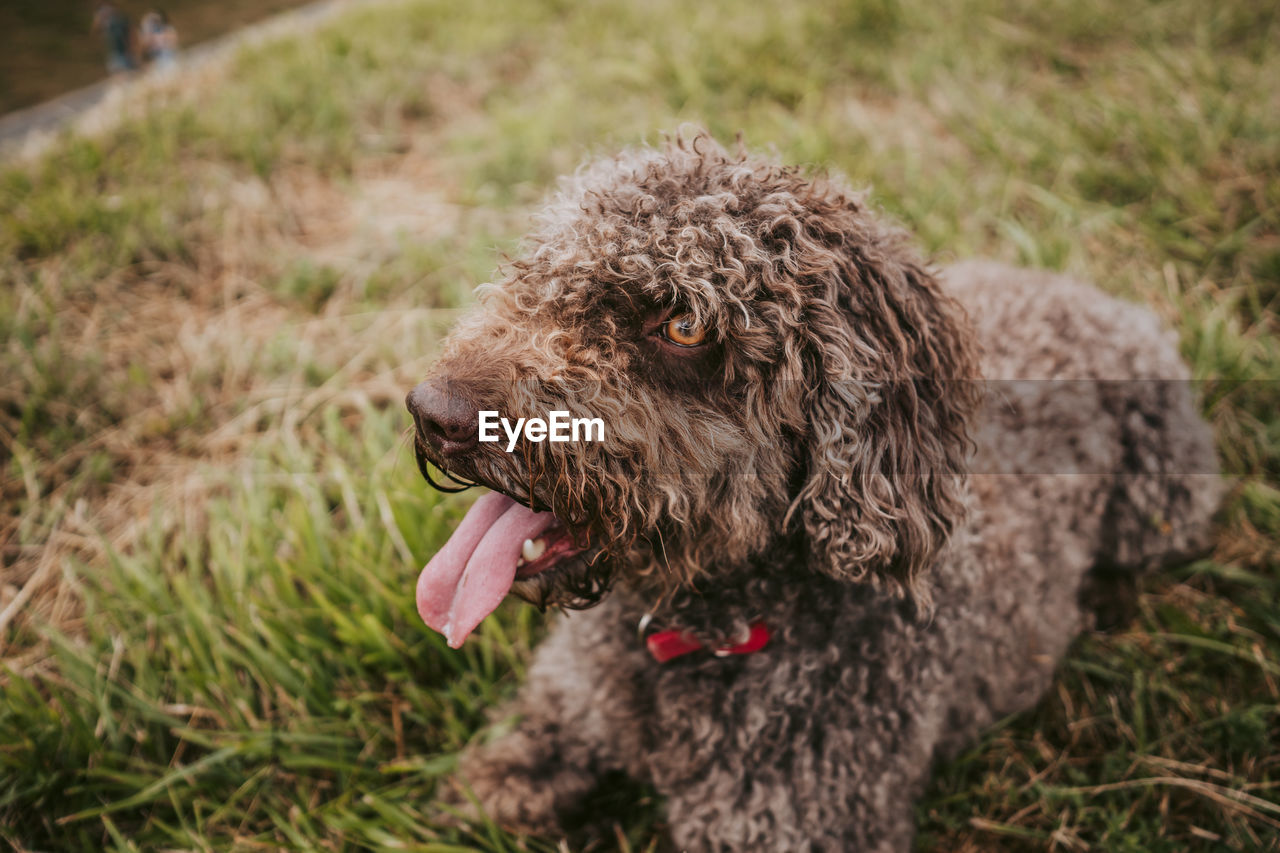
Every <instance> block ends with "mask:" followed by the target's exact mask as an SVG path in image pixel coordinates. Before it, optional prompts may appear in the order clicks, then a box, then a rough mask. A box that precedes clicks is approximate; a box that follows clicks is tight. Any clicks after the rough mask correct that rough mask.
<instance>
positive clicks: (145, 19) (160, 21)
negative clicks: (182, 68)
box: [139, 9, 178, 71]
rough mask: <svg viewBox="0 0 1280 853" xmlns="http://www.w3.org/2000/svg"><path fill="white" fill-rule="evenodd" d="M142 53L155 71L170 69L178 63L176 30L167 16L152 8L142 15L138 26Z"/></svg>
mask: <svg viewBox="0 0 1280 853" xmlns="http://www.w3.org/2000/svg"><path fill="white" fill-rule="evenodd" d="M139 32H140V34H141V41H142V53H143V56H145V57H146V58H147V59H148V61H150V63H151V67H152V68H155V69H156V70H157V71H172V70H173V69H174V68H175V67H176V66H177V64H178V31H177V30H176V29H174V28H173V24H171V23H169V16H168V15H166V14H165V13H164V12H162V11H160V10H158V9H153V10H151V11H150V12H148V13H147V14H145V15H143V16H142V26H141V27H140V28H139Z"/></svg>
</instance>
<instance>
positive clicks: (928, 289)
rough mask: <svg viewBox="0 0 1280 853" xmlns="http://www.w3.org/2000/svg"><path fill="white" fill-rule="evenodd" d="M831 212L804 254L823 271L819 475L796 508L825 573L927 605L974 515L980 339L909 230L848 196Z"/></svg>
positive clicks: (813, 356) (817, 333) (818, 222)
mask: <svg viewBox="0 0 1280 853" xmlns="http://www.w3.org/2000/svg"><path fill="white" fill-rule="evenodd" d="M810 203H813V200H812V199H810ZM832 208H834V209H832ZM818 213H819V214H820V215H817V216H815V217H813V218H811V219H810V220H809V221H808V222H806V223H805V228H804V230H805V231H806V232H807V233H806V234H805V235H804V236H803V237H801V238H800V240H799V241H798V245H796V249H797V250H799V252H800V254H801V259H800V260H801V263H802V265H803V266H802V269H803V268H806V267H807V269H808V270H812V271H813V272H812V274H810V275H803V273H802V282H803V283H804V284H805V285H806V288H805V289H806V290H807V291H808V299H807V300H806V308H805V311H806V316H807V321H808V322H807V323H806V328H805V330H804V334H805V335H806V337H807V338H808V347H807V349H808V355H807V360H808V364H807V365H806V367H805V372H806V374H807V379H806V382H807V386H808V387H807V388H806V402H805V408H806V411H805V415H806V418H807V421H808V435H807V447H806V448H805V455H806V456H807V464H808V469H807V471H806V474H805V480H804V483H803V486H802V487H801V489H800V491H799V493H798V495H797V497H796V499H795V502H794V503H793V505H792V511H793V512H796V511H799V513H800V517H801V520H802V522H803V525H804V531H805V534H806V536H807V539H808V542H809V547H810V559H811V562H812V564H813V565H814V566H815V567H816V568H817V569H819V570H820V571H824V572H826V573H828V574H831V575H833V576H835V577H838V578H842V579H847V580H853V581H858V580H879V581H882V582H885V583H886V584H887V585H888V586H890V587H892V588H895V589H896V590H898V591H901V592H905V593H907V594H910V595H913V596H915V597H916V598H917V599H918V600H923V601H927V599H928V590H927V587H926V586H925V585H923V584H921V583H919V577H920V572H921V570H922V569H923V568H924V567H925V566H927V565H928V564H929V562H930V561H931V559H932V558H933V556H934V555H935V554H936V553H937V551H938V549H939V548H940V547H941V546H942V545H943V544H944V543H945V542H946V540H947V538H948V537H949V536H950V534H951V532H952V530H953V529H954V527H955V526H956V524H957V523H958V522H959V520H960V518H961V516H962V514H963V500H964V473H965V470H966V465H965V457H966V454H967V452H968V450H969V439H968V432H967V426H968V420H969V416H970V414H971V413H972V411H973V409H974V408H975V407H976V404H977V400H978V387H977V386H978V383H977V382H976V381H974V380H975V379H976V377H977V356H976V345H975V343H974V337H973V335H972V333H971V332H970V330H969V327H968V323H967V321H966V320H965V317H964V315H963V311H962V309H961V308H960V307H959V305H958V304H956V303H955V302H954V301H953V300H952V299H951V298H950V297H948V296H947V295H945V294H944V293H943V292H942V290H941V289H940V287H939V285H938V283H937V281H935V280H934V278H933V277H932V276H931V275H930V274H929V273H928V272H927V271H926V270H925V269H924V268H923V267H922V266H921V265H920V264H919V263H918V262H917V261H916V260H915V259H914V258H913V256H912V255H911V253H910V251H909V250H908V249H907V248H906V247H905V246H904V245H903V238H902V236H901V235H900V234H899V233H897V232H895V231H891V230H888V229H884V228H881V227H880V226H878V225H877V224H875V223H874V222H873V221H872V220H871V219H870V217H869V216H868V215H867V214H866V213H865V212H864V211H862V210H860V209H859V208H858V207H857V205H856V204H855V203H853V202H851V201H848V200H847V199H846V200H843V203H842V204H837V205H832V206H830V207H828V208H827V209H826V210H823V211H818ZM806 255H807V256H808V257H805V256H806ZM819 270H820V271H819Z"/></svg>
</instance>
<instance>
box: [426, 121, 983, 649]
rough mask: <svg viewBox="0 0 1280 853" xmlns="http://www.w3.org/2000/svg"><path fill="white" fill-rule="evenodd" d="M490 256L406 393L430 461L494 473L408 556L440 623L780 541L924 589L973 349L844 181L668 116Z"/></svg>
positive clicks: (958, 467)
mask: <svg viewBox="0 0 1280 853" xmlns="http://www.w3.org/2000/svg"><path fill="white" fill-rule="evenodd" d="M505 273H506V275H505V278H504V279H503V280H502V281H501V282H500V283H498V284H494V285H490V286H487V287H485V288H483V289H482V295H481V304H480V306H479V309H478V310H477V311H476V312H475V313H474V314H472V315H471V316H470V317H469V318H468V319H466V320H464V321H463V323H462V324H461V325H460V326H459V327H458V328H457V329H455V331H454V332H453V333H452V334H451V335H450V337H449V339H448V340H447V342H446V344H445V348H444V352H443V355H442V356H441V358H440V360H439V361H438V363H437V364H436V366H435V369H434V370H433V371H432V374H431V376H430V377H428V378H427V380H426V381H425V382H423V383H422V384H421V385H419V386H418V387H417V388H415V389H414V391H413V392H412V393H411V394H410V395H409V398H408V406H409V409H410V411H411V412H412V414H413V416H414V420H415V423H416V441H415V446H416V450H417V456H418V461H419V465H420V466H421V467H422V468H423V471H424V474H429V465H434V466H436V467H438V468H440V469H442V470H443V471H444V472H447V475H448V476H450V477H451V478H453V479H455V480H461V481H464V482H475V483H480V484H483V485H485V486H488V487H489V488H490V489H492V490H493V491H494V492H495V493H496V494H494V495H488V496H485V497H484V498H482V499H481V500H480V501H478V502H477V504H476V505H475V507H473V509H472V510H471V512H470V513H469V514H468V516H467V518H466V519H465V520H464V521H463V523H462V524H461V525H460V527H459V528H458V530H457V532H456V533H455V534H454V536H453V538H452V539H451V540H450V541H449V543H448V544H446V545H445V546H444V548H443V549H441V551H440V553H439V554H438V555H437V556H436V557H435V558H433V560H432V561H431V563H430V564H429V565H428V567H427V568H426V569H425V570H424V571H423V574H422V577H421V579H420V581H419V587H418V604H419V609H420V611H421V612H422V614H423V616H424V618H426V619H427V621H428V623H429V624H431V625H432V626H433V627H435V628H437V629H439V630H442V631H443V632H444V633H445V634H446V635H447V637H448V639H449V641H450V643H452V644H453V645H457V644H459V643H461V641H462V640H463V639H464V638H465V637H466V635H467V633H469V632H470V631H471V630H472V629H473V628H474V627H475V625H476V624H478V623H479V621H480V620H481V619H483V618H484V616H485V615H487V614H488V613H489V612H490V611H492V609H493V608H494V607H496V606H497V604H498V603H499V602H500V601H501V599H502V598H503V597H504V596H505V595H506V594H507V593H508V591H510V590H512V589H513V588H514V590H515V591H516V592H517V593H519V594H521V595H522V596H524V597H526V598H528V599H530V600H533V601H535V602H538V603H541V604H547V603H551V604H559V605H565V606H586V605H588V604H590V603H593V602H594V601H596V600H598V599H599V597H600V596H601V595H603V594H604V592H605V591H606V590H607V589H608V588H609V586H610V584H611V583H613V582H614V581H616V580H621V581H622V582H625V583H628V584H630V585H633V586H635V587H636V588H639V589H653V590H657V591H661V592H666V591H670V590H671V589H672V588H673V587H677V586H679V585H688V584H695V585H696V584H697V583H699V582H700V580H701V579H704V578H709V577H715V576H716V574H717V573H732V572H742V571H757V572H758V571H766V570H768V569H767V568H766V567H765V566H769V565H774V564H776V563H777V562H778V561H777V560H776V559H774V560H757V559H756V558H758V557H760V556H761V555H762V554H764V553H766V552H769V553H770V554H773V555H776V554H777V553H778V552H779V551H780V550H781V551H782V552H784V553H788V554H794V556H795V559H794V560H791V561H789V562H790V564H791V565H790V566H789V570H795V567H796V566H807V567H808V568H810V569H812V570H815V571H820V572H825V573H827V574H830V575H834V576H836V577H839V578H842V579H847V580H849V581H851V582H855V581H878V582H882V583H887V584H888V585H890V586H893V587H896V588H897V589H899V590H902V591H905V592H916V591H918V589H919V586H920V585H919V584H918V582H917V579H918V577H919V574H920V571H921V569H922V568H923V567H924V566H925V565H926V564H927V563H928V562H929V561H930V559H931V558H932V556H933V555H934V554H935V552H936V551H937V549H938V548H939V547H940V545H941V544H942V543H943V542H944V541H945V540H946V538H947V536H948V535H949V534H950V532H951V530H952V528H953V527H954V525H955V523H956V521H957V519H958V517H959V515H960V512H961V499H962V493H961V490H962V478H963V471H964V457H965V452H966V444H967V437H966V422H967V419H968V416H969V414H970V412H971V410H972V409H973V407H974V404H975V402H976V400H975V391H974V385H975V383H972V382H968V381H963V380H969V379H972V378H975V377H976V369H977V368H976V360H975V354H974V348H973V345H972V340H971V336H970V334H969V333H968V331H967V329H966V327H965V324H964V321H963V318H962V317H961V315H960V311H959V308H958V307H957V306H956V305H955V304H954V303H953V302H952V301H951V300H950V299H949V298H948V297H947V296H945V295H944V294H943V293H942V292H941V290H940V289H939V287H938V284H937V283H936V282H935V281H934V279H933V278H932V277H931V276H930V275H929V273H928V272H926V270H925V269H924V268H923V266H922V265H921V264H920V262H919V261H917V260H916V258H915V257H914V255H913V254H912V253H911V252H910V251H909V250H908V249H907V248H906V247H905V246H904V242H903V236H902V234H901V233H900V232H898V231H896V230H893V229H890V228H887V227H885V226H884V225H882V224H881V223H880V222H878V221H877V219H876V218H875V217H874V216H873V215H872V214H871V213H870V212H869V211H868V210H867V208H866V207H865V206H864V204H863V202H862V201H861V199H860V198H859V197H858V196H856V195H854V194H852V193H850V192H848V191H846V190H845V189H843V188H842V187H840V186H839V185H838V184H837V183H835V182H834V181H831V180H828V179H825V178H820V177H807V176H805V175H803V174H802V173H800V172H799V171H798V170H796V169H791V168H784V167H781V166H778V165H775V164H772V163H769V162H766V161H763V160H760V159H755V158H751V157H748V156H747V155H745V154H741V153H739V154H730V153H728V152H726V151H725V150H724V149H722V148H721V147H719V146H718V145H717V144H716V143H714V142H713V141H712V140H711V139H709V138H708V137H706V136H702V135H699V136H697V137H694V138H693V139H690V140H683V139H682V140H676V141H674V142H671V143H668V144H667V145H666V146H665V147H663V148H661V149H659V150H651V149H645V150H641V151H636V152H631V153H628V154H624V155H622V156H620V157H618V158H616V159H613V160H610V161H607V162H603V163H599V164H597V165H595V166H593V167H591V168H588V169H585V170H583V171H581V172H580V173H578V174H577V175H576V176H574V177H573V178H571V179H569V180H567V181H566V182H565V184H564V185H563V186H562V188H561V192H560V193H559V195H558V196H556V198H555V199H554V200H553V202H552V203H551V204H550V206H549V207H548V208H547V210H546V211H545V213H544V214H543V215H542V217H541V219H540V221H539V223H538V225H537V227H536V228H535V230H534V231H533V233H532V234H531V235H530V238H529V242H528V245H527V248H526V251H525V253H524V254H523V256H522V257H521V258H520V259H518V260H516V261H514V262H512V263H510V264H509V265H508V267H507V269H506V270H505ZM482 412H496V413H498V415H497V416H493V415H485V416H484V419H485V421H486V422H487V423H489V424H493V423H495V421H496V418H497V417H501V418H506V419H507V421H508V424H507V426H508V427H514V425H515V424H516V423H517V422H518V419H519V418H525V419H532V418H540V419H543V420H544V421H549V420H551V419H552V418H553V417H555V418H557V419H558V421H559V423H560V425H561V427H560V430H559V431H560V433H562V434H564V435H567V436H569V437H570V438H572V437H573V435H572V433H573V421H574V420H575V419H597V418H598V419H599V421H600V422H601V425H602V426H603V440H600V441H587V440H585V439H586V437H587V434H586V431H585V429H584V430H581V431H579V434H578V436H577V437H578V439H579V440H578V441H572V440H570V441H550V440H546V439H545V438H544V440H541V441H538V440H536V439H537V438H538V436H539V432H538V431H537V430H536V429H535V431H534V432H533V433H532V434H530V433H528V432H525V431H523V430H522V431H521V433H520V434H518V435H517V436H516V438H515V439H514V442H513V440H512V439H511V438H509V436H508V433H507V431H506V429H505V428H503V427H500V426H499V427H489V428H488V429H487V432H488V435H489V436H490V437H492V436H493V435H494V434H495V433H496V434H497V435H498V436H499V437H500V438H499V440H498V441H496V442H492V441H485V442H482V441H479V440H478V438H479V434H480V431H481V427H482V425H483V424H482V423H481V415H480V413H482ZM555 412H562V413H565V414H564V415H560V416H553V415H552V413H555ZM526 423H527V421H526ZM579 426H580V427H581V426H583V425H582V424H579ZM593 432H598V429H597V430H595V431H593ZM541 434H542V435H543V436H545V435H546V433H545V432H544V433H541ZM591 437H593V438H594V437H597V436H596V435H594V434H593V435H592V436H591ZM508 446H510V451H508ZM782 562H784V563H786V562H788V561H786V560H783V561H782ZM757 564H759V565H758V566H757ZM753 566H756V567H755V568H753ZM657 594H660V593H657Z"/></svg>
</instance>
